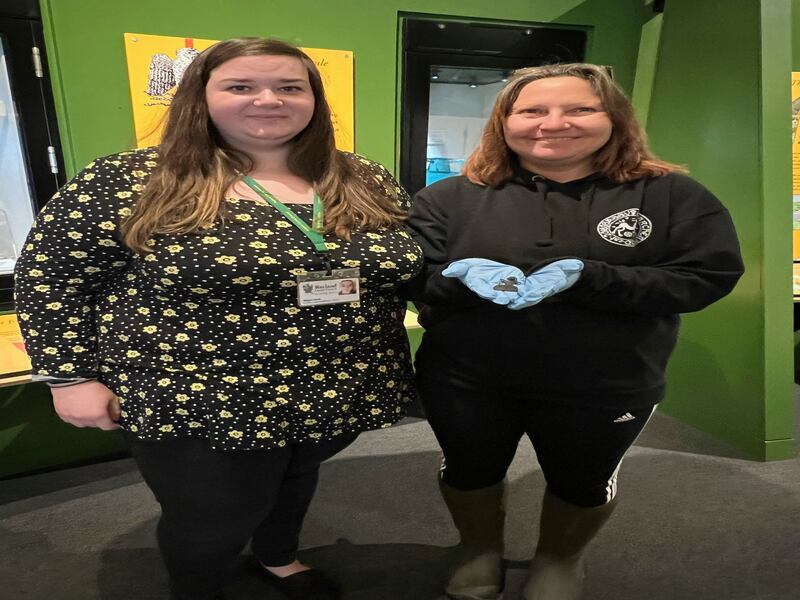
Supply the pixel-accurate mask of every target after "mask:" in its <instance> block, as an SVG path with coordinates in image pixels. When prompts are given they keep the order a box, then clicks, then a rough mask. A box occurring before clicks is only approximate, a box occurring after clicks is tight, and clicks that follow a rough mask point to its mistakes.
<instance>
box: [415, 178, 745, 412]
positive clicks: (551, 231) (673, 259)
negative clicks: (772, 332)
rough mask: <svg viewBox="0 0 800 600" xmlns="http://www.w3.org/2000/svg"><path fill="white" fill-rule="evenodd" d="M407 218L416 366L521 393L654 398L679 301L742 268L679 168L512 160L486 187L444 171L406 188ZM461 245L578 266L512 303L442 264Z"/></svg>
mask: <svg viewBox="0 0 800 600" xmlns="http://www.w3.org/2000/svg"><path fill="white" fill-rule="evenodd" d="M408 226H409V227H410V228H411V230H412V232H413V234H414V236H415V238H416V240H417V242H418V243H419V244H420V245H421V246H422V248H423V250H424V252H425V258H426V265H425V268H424V270H423V272H422V274H421V275H420V277H419V278H417V279H416V280H415V281H414V282H413V283H412V284H411V285H410V286H409V294H410V296H411V297H412V298H414V299H415V300H418V301H419V302H420V303H422V304H423V306H422V310H421V323H422V325H423V326H424V327H425V330H426V331H425V335H424V337H423V341H422V345H421V347H420V349H419V351H418V353H417V371H418V373H419V375H420V376H422V377H429V378H433V379H437V380H441V381H447V382H450V383H452V384H454V385H457V386H469V387H477V388H485V389H507V390H511V391H515V392H522V393H525V394H528V395H529V396H530V397H531V398H533V399H536V398H541V399H542V400H546V399H551V400H564V401H573V402H579V403H597V404H599V405H602V406H608V407H618V408H639V407H644V406H647V405H650V404H653V403H655V402H659V401H660V400H661V399H662V398H663V395H664V371H665V369H666V365H667V360H668V359H669V356H670V354H671V353H672V350H673V349H674V347H675V342H676V338H677V334H678V327H679V323H680V317H679V313H684V312H692V311H697V310H701V309H702V308H704V307H706V306H708V305H709V304H711V303H712V302H715V301H716V300H719V299H720V298H722V297H723V296H725V295H726V294H728V293H729V292H730V291H731V290H732V289H733V287H734V285H735V284H736V282H737V281H738V279H739V277H740V276H741V275H742V273H743V270H744V268H743V265H742V259H741V255H740V252H739V243H738V240H737V238H736V232H735V230H734V227H733V223H732V221H731V218H730V215H729V214H728V211H727V210H726V209H725V207H724V206H723V205H722V204H721V203H720V201H719V200H718V199H717V198H716V197H715V196H714V195H713V194H712V193H711V192H709V191H708V190H707V189H706V188H704V187H703V186H702V185H700V184H699V183H697V182H696V181H694V180H693V179H691V178H689V177H687V176H685V175H681V174H670V175H666V176H663V177H656V178H645V179H639V180H636V181H632V182H628V183H623V184H618V183H615V182H613V181H611V180H609V179H608V178H606V177H604V176H602V175H591V176H589V177H586V178H584V179H580V180H577V181H572V182H569V183H558V182H555V181H550V180H547V179H545V178H543V177H541V176H539V175H535V174H533V173H529V172H527V171H524V170H522V169H518V170H517V171H516V173H515V175H514V177H513V179H512V180H511V181H509V182H508V183H506V184H504V185H502V186H500V187H497V188H492V187H489V186H479V185H476V184H474V183H471V182H470V181H469V180H468V179H467V178H466V177H461V176H460V177H452V178H449V179H444V180H442V181H439V182H437V183H435V184H433V185H431V186H429V187H427V188H425V189H423V190H421V191H420V192H419V193H418V194H417V195H416V197H415V199H414V205H413V207H412V210H411V213H410V215H409V218H408ZM461 258H487V259H490V260H494V261H498V262H502V263H506V264H510V265H514V266H517V267H519V268H520V269H522V270H523V271H524V272H526V273H530V272H531V271H533V270H536V269H538V268H540V267H542V266H544V265H546V264H548V263H550V262H553V261H554V260H558V259H562V258H578V259H580V260H582V261H583V262H584V265H585V266H584V269H583V271H582V273H581V277H580V279H579V280H578V282H577V283H576V284H575V285H574V286H573V287H572V288H570V289H568V290H566V291H564V292H562V293H560V294H557V295H555V296H553V297H551V298H549V299H547V300H545V301H544V302H542V303H540V304H538V305H536V306H532V307H530V308H526V309H523V310H520V311H513V310H510V309H508V308H506V307H504V306H499V305H496V304H493V303H491V302H490V301H488V300H483V299H481V298H479V297H478V296H476V295H475V294H474V293H472V292H471V291H470V290H469V289H468V288H467V287H466V286H465V285H463V284H462V283H461V282H460V281H459V280H457V279H450V278H446V277H442V275H441V272H442V270H443V269H444V268H445V267H447V265H448V264H450V263H451V262H452V261H455V260H459V259H461Z"/></svg>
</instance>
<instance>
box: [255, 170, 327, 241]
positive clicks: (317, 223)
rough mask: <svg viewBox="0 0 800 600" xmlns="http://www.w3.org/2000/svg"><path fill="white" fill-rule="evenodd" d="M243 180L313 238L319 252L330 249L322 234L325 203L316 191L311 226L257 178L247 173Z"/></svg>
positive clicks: (308, 236) (310, 238)
mask: <svg viewBox="0 0 800 600" xmlns="http://www.w3.org/2000/svg"><path fill="white" fill-rule="evenodd" d="M242 181H244V182H245V183H246V184H247V185H248V186H250V188H251V189H252V190H253V191H254V192H255V193H256V194H258V195H259V196H261V197H262V198H263V199H264V200H266V201H267V202H269V204H270V205H271V206H272V207H273V208H275V209H276V210H277V211H278V212H280V213H281V214H282V215H283V216H284V217H286V218H287V219H289V220H290V221H291V222H292V224H293V225H294V226H295V227H297V228H298V229H299V230H300V231H302V232H303V233H304V234H305V236H306V237H307V238H308V239H309V240H311V243H312V244H314V248H316V250H317V252H322V253H325V252H327V251H328V247H327V246H326V245H325V238H324V237H323V236H322V230H323V227H324V225H325V205H324V204H323V203H322V198H320V197H319V196H317V192H314V213H313V215H312V217H311V225H312V226H311V227H309V226H308V223H306V222H305V221H303V219H301V218H300V217H299V216H297V214H296V213H295V212H294V211H292V209H291V208H289V207H288V206H286V205H285V204H284V203H283V202H281V201H280V200H278V199H277V198H276V197H275V196H273V195H272V194H270V193H269V192H268V191H267V190H266V189H264V186H262V185H261V184H260V183H258V182H257V181H256V180H255V179H253V178H252V177H250V176H247V175H245V176H244V177H242Z"/></svg>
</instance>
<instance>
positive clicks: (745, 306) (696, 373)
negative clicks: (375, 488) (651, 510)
mask: <svg viewBox="0 0 800 600" xmlns="http://www.w3.org/2000/svg"><path fill="white" fill-rule="evenodd" d="M790 24H791V20H790V2H789V0H726V2H697V1H696V0H669V1H668V2H667V8H666V11H665V13H664V15H663V23H662V28H661V41H660V52H659V55H658V61H657V65H656V69H655V76H654V85H653V90H652V94H651V99H650V105H649V118H648V132H649V134H650V138H651V140H652V144H653V147H654V149H655V150H656V152H657V153H658V154H660V155H661V156H663V157H664V158H666V159H668V160H673V161H676V162H681V163H685V164H687V165H688V166H689V168H690V169H691V172H692V174H693V175H694V176H695V177H696V178H697V179H699V180H700V181H702V182H703V183H704V184H706V185H707V186H708V187H709V188H710V189H711V190H712V191H713V192H715V193H716V194H717V195H718V196H719V197H720V198H721V199H722V200H723V202H724V203H725V204H726V205H727V206H728V208H729V209H730V211H731V213H732V215H733V219H734V221H735V223H736V226H737V229H738V231H739V236H740V239H741V243H742V251H743V255H744V259H745V265H746V269H747V272H746V273H745V276H744V277H743V279H742V281H741V282H740V283H739V285H738V287H737V288H736V290H735V291H734V292H733V294H731V296H729V297H728V298H726V299H725V300H723V301H722V302H719V303H718V304H715V305H714V306H712V307H711V308H709V309H707V310H706V311H704V312H703V313H701V314H694V315H686V316H685V319H684V328H683V330H682V334H681V339H680V343H679V345H678V349H677V351H676V353H675V356H674V358H673V361H672V364H671V368H670V372H669V389H668V399H667V402H666V403H665V404H664V409H665V410H666V411H667V412H670V413H672V414H674V415H676V416H678V417H680V418H682V419H684V420H686V421H688V422H690V423H692V424H694V425H696V426H697V427H699V428H700V429H703V430H705V431H708V432H711V433H714V434H716V435H718V436H720V437H722V438H724V439H726V440H728V441H730V442H732V443H733V444H735V445H736V446H739V447H740V448H742V449H744V450H746V451H747V452H749V453H750V454H752V455H753V456H755V457H758V458H763V459H776V458H786V457H789V456H791V455H792V454H793V452H794V439H793V438H794V419H793V415H794V407H793V387H792V385H793V384H792V373H793V368H792V356H793V353H792V337H793V336H792V320H791V310H792V300H791V298H792V296H791V233H790V231H791V222H792V221H791V187H790V182H791V174H790V168H791V160H790V156H791V154H790V152H791V148H790V142H789V141H790V122H789V119H788V114H789V97H790V96H789V85H790V81H789V71H790V67H791V30H790Z"/></svg>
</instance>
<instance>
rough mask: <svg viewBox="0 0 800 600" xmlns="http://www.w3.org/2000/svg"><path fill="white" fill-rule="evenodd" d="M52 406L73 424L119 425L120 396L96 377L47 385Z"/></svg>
mask: <svg viewBox="0 0 800 600" xmlns="http://www.w3.org/2000/svg"><path fill="white" fill-rule="evenodd" d="M50 393H51V394H53V406H54V407H55V409H56V413H57V414H58V416H59V417H60V418H61V420H62V421H64V422H66V423H69V424H71V425H74V426H75V427H97V428H98V429H104V430H106V431H109V430H111V429H119V425H117V424H116V423H115V421H117V420H118V419H119V417H120V412H121V409H120V405H119V398H117V397H116V396H115V395H114V392H112V391H111V390H110V389H108V388H107V387H106V386H104V385H103V384H102V383H100V382H99V381H87V382H86V383H76V384H75V385H68V386H65V387H54V388H50Z"/></svg>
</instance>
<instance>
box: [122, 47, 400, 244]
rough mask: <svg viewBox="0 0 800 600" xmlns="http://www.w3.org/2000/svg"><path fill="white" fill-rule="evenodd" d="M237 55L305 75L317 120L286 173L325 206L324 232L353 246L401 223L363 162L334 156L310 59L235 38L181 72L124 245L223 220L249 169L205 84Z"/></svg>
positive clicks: (298, 142)
mask: <svg viewBox="0 0 800 600" xmlns="http://www.w3.org/2000/svg"><path fill="white" fill-rule="evenodd" d="M241 56H292V57H295V58H297V59H298V60H300V61H301V62H302V63H303V65H304V66H305V68H306V70H307V71H308V80H309V82H310V84H311V89H312V91H313V93H314V113H313V115H312V117H311V121H310V122H309V124H308V125H307V126H306V128H305V129H304V130H303V131H301V132H300V133H299V134H297V136H296V137H295V138H294V139H293V140H292V141H291V144H292V148H291V151H290V153H289V156H288V167H289V170H290V171H291V172H292V173H294V174H295V175H298V176H299V177H302V178H303V179H305V180H306V181H308V182H310V183H311V184H312V185H313V186H314V189H315V190H316V192H317V194H318V195H319V196H320V198H322V199H323V201H324V203H325V232H326V233H331V232H333V233H335V235H337V236H338V237H340V238H343V239H350V236H351V234H352V232H353V231H356V230H360V231H374V230H379V229H383V228H386V227H391V226H392V225H394V224H396V223H398V222H400V221H401V220H402V219H403V218H404V216H405V215H404V213H403V211H402V209H401V208H400V206H399V203H398V194H397V192H396V190H395V189H393V188H392V186H390V185H388V184H387V182H386V181H385V180H384V181H379V180H378V179H377V178H376V177H375V175H373V174H372V173H371V172H370V170H369V169H368V168H367V165H366V163H365V162H363V161H362V160H361V159H359V158H358V157H356V156H354V155H352V154H348V153H345V152H340V151H338V150H337V149H336V146H335V143H334V134H333V125H332V123H331V112H330V107H329V106H328V103H327V101H326V100H325V92H324V89H323V87H322V78H321V76H320V73H319V71H318V70H317V67H316V66H315V65H314V62H313V61H312V60H311V58H309V56H308V55H307V54H306V53H305V52H303V51H302V50H300V49H299V48H297V47H295V46H292V45H291V44H287V43H285V42H282V41H279V40H273V39H266V38H237V39H231V40H225V41H223V42H219V43H217V44H215V45H213V46H211V47H210V48H208V49H207V50H205V51H204V52H202V53H200V55H199V56H198V57H197V58H196V59H195V60H194V61H193V62H192V63H191V65H189V67H188V68H187V69H186V72H185V73H184V75H183V78H182V79H181V83H180V85H179V86H178V89H177V91H176V93H175V98H174V99H173V101H172V103H171V105H170V108H169V111H168V113H167V117H166V125H165V128H164V133H163V136H162V139H161V143H160V144H159V146H158V152H159V155H160V157H159V160H158V164H157V166H156V167H155V168H154V169H153V172H152V174H151V175H150V177H149V179H148V181H147V184H146V185H145V189H144V190H143V191H142V194H141V196H140V197H139V199H138V201H137V202H136V205H135V206H134V208H133V210H132V213H131V215H130V216H129V217H128V218H127V219H125V221H124V222H123V223H122V234H123V238H122V239H123V241H124V242H125V244H126V245H127V246H128V247H130V248H131V249H132V250H134V251H135V252H139V253H148V252H150V251H151V248H150V247H149V246H148V243H147V242H148V240H149V239H150V238H151V237H152V236H153V235H155V234H161V233H194V232H198V231H200V230H202V229H204V228H207V227H209V226H211V225H212V224H213V223H214V222H215V221H216V220H217V219H223V220H224V219H225V216H226V202H225V201H224V199H225V193H226V192H227V190H228V189H230V187H231V186H232V185H233V184H234V183H235V182H236V181H237V180H238V179H239V178H240V177H241V176H242V175H243V174H246V173H249V172H250V171H251V170H252V169H253V166H254V163H253V159H252V158H251V157H250V156H248V155H247V154H246V153H244V152H242V151H240V150H237V149H235V148H231V147H230V146H228V145H227V143H226V142H225V141H224V140H223V139H222V136H220V134H219V132H218V131H217V129H216V127H215V126H214V124H213V123H212V121H211V118H210V117H209V113H208V105H207V104H206V84H207V83H208V79H209V75H210V74H211V71H213V70H214V69H216V68H217V67H219V66H220V65H222V64H223V63H225V62H227V61H229V60H231V59H234V58H238V57H241Z"/></svg>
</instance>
